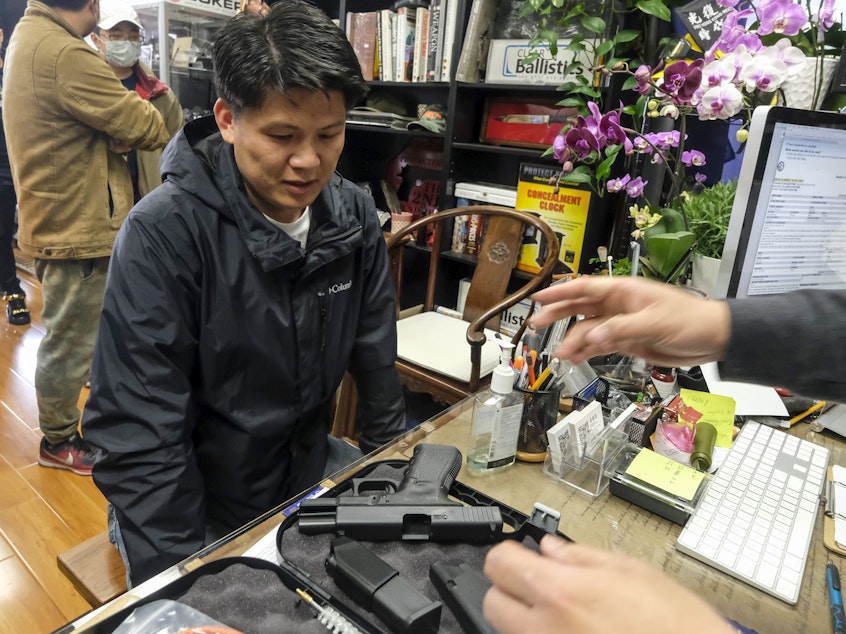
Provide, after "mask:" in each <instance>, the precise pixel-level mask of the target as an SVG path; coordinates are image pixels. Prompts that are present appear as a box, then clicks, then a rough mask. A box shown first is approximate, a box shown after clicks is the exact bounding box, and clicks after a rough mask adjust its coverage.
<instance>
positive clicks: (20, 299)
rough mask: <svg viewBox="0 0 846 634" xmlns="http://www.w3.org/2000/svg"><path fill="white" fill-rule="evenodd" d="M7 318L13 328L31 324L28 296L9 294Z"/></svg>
mask: <svg viewBox="0 0 846 634" xmlns="http://www.w3.org/2000/svg"><path fill="white" fill-rule="evenodd" d="M5 299H6V317H7V318H8V319H9V323H10V324H12V325H13V326H25V325H26V324H28V323H29V321H30V319H29V309H28V308H27V307H26V295H24V294H23V293H7V294H6V295H5Z"/></svg>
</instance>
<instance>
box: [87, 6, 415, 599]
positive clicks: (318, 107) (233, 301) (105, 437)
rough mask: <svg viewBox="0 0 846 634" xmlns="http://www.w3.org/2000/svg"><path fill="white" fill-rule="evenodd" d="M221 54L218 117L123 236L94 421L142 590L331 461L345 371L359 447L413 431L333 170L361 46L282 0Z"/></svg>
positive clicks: (231, 35) (392, 328)
mask: <svg viewBox="0 0 846 634" xmlns="http://www.w3.org/2000/svg"><path fill="white" fill-rule="evenodd" d="M214 64H215V71H216V84H217V90H218V95H219V96H220V99H219V100H218V101H217V103H216V104H215V106H214V118H207V119H200V120H197V121H194V122H191V123H190V124H188V125H187V126H186V127H185V128H184V129H183V131H181V132H180V133H179V134H178V135H177V136H176V137H175V138H174V140H173V141H172V142H171V144H170V145H169V146H168V148H167V149H166V150H165V153H164V155H163V157H162V170H163V174H164V176H165V177H166V181H165V183H164V184H163V185H162V186H161V187H159V188H158V189H156V190H155V191H153V192H152V193H151V194H150V195H148V196H147V197H145V198H144V199H143V200H141V202H140V203H139V204H138V205H137V206H136V207H135V208H134V210H133V211H132V213H131V214H130V216H129V218H128V219H127V221H126V222H125V223H124V226H123V228H122V230H121V232H120V235H119V237H118V239H117V241H116V243H115V248H114V254H113V256H112V262H111V266H110V270H109V279H108V284H107V288H106V296H105V302H104V306H103V313H102V317H101V321H100V331H99V334H98V340H97V349H96V353H95V358H94V363H93V366H92V385H91V397H90V399H89V401H88V404H87V406H86V409H85V416H84V420H83V433H84V434H85V438H86V439H87V440H88V441H89V442H91V443H93V444H94V445H96V446H99V447H101V448H102V449H103V458H102V460H101V461H100V462H98V463H97V465H96V466H95V469H94V481H95V482H96V484H97V486H98V487H99V488H100V490H101V491H102V492H103V494H104V495H105V496H106V498H107V499H108V501H109V503H110V511H112V519H111V521H110V527H111V528H112V529H117V530H113V533H115V534H114V538H115V541H116V543H117V544H118V546H119V548H121V547H122V548H124V550H125V557H124V559H125V560H126V561H127V564H128V578H129V581H130V582H131V583H132V584H137V583H139V582H141V581H143V580H145V579H147V578H148V577H150V576H151V575H153V574H155V573H157V572H159V571H160V570H162V569H164V568H166V567H167V566H169V565H172V564H173V563H175V562H178V561H180V560H181V559H183V558H185V557H186V556H188V555H190V554H192V553H193V552H195V551H197V550H198V549H199V548H201V547H202V546H204V545H205V544H207V543H208V542H209V540H211V539H214V538H216V537H219V536H220V535H222V534H225V532H228V531H230V530H232V529H234V528H236V527H238V526H240V525H241V524H243V523H245V522H247V521H249V520H251V519H253V518H254V517H256V516H257V515H259V514H261V513H263V512H264V511H266V510H268V509H270V508H272V507H274V506H275V505H278V504H280V503H282V502H284V501H285V500H286V499H288V498H289V497H290V496H292V495H294V494H296V493H298V492H300V491H302V490H304V489H305V488H307V487H309V486H310V485H312V484H314V483H315V482H317V481H319V480H320V478H321V476H322V475H324V473H325V472H326V470H327V469H331V468H332V466H333V465H331V463H329V462H328V460H329V456H330V452H331V451H332V449H330V445H332V446H333V447H334V445H333V443H332V442H330V439H329V438H328V437H327V433H328V431H329V427H330V422H331V421H330V419H331V412H332V398H333V394H334V392H335V390H336V388H337V387H338V385H339V383H340V381H341V378H342V376H343V373H344V371H345V370H347V369H349V370H350V372H351V373H352V374H353V375H354V376H355V379H356V383H357V385H358V389H359V394H360V408H361V410H360V413H361V415H362V421H364V424H363V427H362V434H361V438H360V444H361V447H362V449H364V450H365V451H367V450H371V449H373V448H375V447H376V446H378V445H379V444H381V443H384V442H386V441H388V440H390V439H392V438H393V437H395V436H396V435H398V434H399V433H401V432H402V431H403V430H404V402H403V397H402V389H401V386H400V383H399V377H398V375H397V373H396V370H395V367H394V361H395V359H396V322H395V313H394V296H393V287H392V282H391V276H390V272H389V265H388V257H387V251H386V249H385V245H384V241H383V237H382V233H381V231H380V227H379V223H378V220H377V216H376V210H375V207H374V205H373V201H372V199H371V198H370V197H369V196H367V195H366V194H365V193H364V192H362V191H361V190H360V189H358V188H357V187H355V186H354V185H352V184H351V183H349V182H347V181H345V180H344V179H343V178H341V177H340V176H338V175H337V174H336V173H335V172H334V170H335V167H336V164H337V161H338V158H339V157H340V154H341V151H342V149H343V145H344V130H345V119H346V111H347V110H348V109H349V108H351V107H352V106H354V105H355V104H356V103H357V102H358V101H360V100H361V99H362V98H363V96H364V95H365V94H366V91H367V86H366V84H365V82H364V80H363V79H362V77H361V72H360V70H359V65H358V61H357V59H356V57H355V54H354V53H353V51H352V48H351V47H350V45H349V43H348V42H347V40H346V38H345V36H344V34H343V31H341V30H340V29H338V28H337V27H336V26H335V25H334V24H333V23H332V22H331V21H330V20H329V19H328V17H326V16H325V15H324V14H323V13H322V12H321V11H320V10H318V9H316V8H314V7H313V6H312V5H311V4H308V3H306V2H304V1H303V0H287V1H286V2H283V3H278V4H277V5H275V6H274V8H273V9H272V11H270V12H269V14H268V15H267V16H258V15H240V16H237V17H236V18H234V19H233V20H232V21H231V22H230V23H228V24H227V25H226V27H225V28H224V29H223V30H222V32H221V35H220V37H219V38H218V40H217V42H216V43H215V46H214ZM215 124H216V125H215ZM331 440H332V441H335V440H336V439H331ZM350 457H352V456H347V457H346V459H347V460H348V459H349V458H350ZM115 520H116V521H115Z"/></svg>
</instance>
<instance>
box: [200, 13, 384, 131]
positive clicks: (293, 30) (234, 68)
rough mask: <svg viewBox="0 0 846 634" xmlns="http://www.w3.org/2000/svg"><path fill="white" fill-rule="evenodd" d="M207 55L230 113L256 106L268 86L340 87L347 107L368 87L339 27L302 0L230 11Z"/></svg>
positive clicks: (279, 89) (282, 90)
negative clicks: (258, 11)
mask: <svg viewBox="0 0 846 634" xmlns="http://www.w3.org/2000/svg"><path fill="white" fill-rule="evenodd" d="M212 55H213V58H214V69H215V86H216V88H217V94H218V96H219V97H220V98H221V99H223V101H224V102H226V105H227V106H229V108H230V109H231V110H232V111H233V112H234V113H236V114H237V113H238V112H240V111H241V110H243V109H244V108H258V107H260V106H261V104H262V103H263V102H264V100H265V97H266V96H267V95H268V94H269V93H270V92H271V91H276V92H279V93H280V94H285V93H286V92H287V91H289V90H290V89H291V88H305V89H306V90H314V91H317V90H319V91H321V92H324V93H328V92H330V91H340V92H341V93H342V94H343V95H344V103H345V105H346V107H347V109H350V108H352V107H354V106H356V105H357V104H358V103H360V102H361V100H362V99H363V98H364V97H365V95H366V94H367V92H368V90H369V88H368V86H367V82H365V81H364V78H363V77H362V76H361V67H360V66H359V63H358V58H356V56H355V53H354V52H353V49H352V46H351V45H350V43H349V41H348V40H347V38H346V36H345V35H344V32H343V31H342V30H341V29H339V28H338V27H337V26H336V25H335V24H334V23H333V22H332V20H330V19H329V17H328V16H327V15H326V14H325V13H324V12H323V11H321V10H320V9H318V8H317V7H316V6H314V5H313V4H311V3H309V2H306V1H305V0H285V1H284V2H278V3H276V4H274V5H273V7H272V8H271V9H270V12H269V13H268V15H267V16H258V15H248V14H243V13H242V14H239V15H237V16H235V17H234V18H232V19H231V20H230V21H229V22H227V24H226V26H224V28H223V29H222V30H221V33H220V35H219V36H218V38H217V40H216V41H215V43H214V49H213V53H212Z"/></svg>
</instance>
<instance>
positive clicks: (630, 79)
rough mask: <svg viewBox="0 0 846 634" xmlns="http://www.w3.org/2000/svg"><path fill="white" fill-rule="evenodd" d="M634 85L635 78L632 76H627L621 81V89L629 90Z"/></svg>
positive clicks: (635, 83) (635, 84)
mask: <svg viewBox="0 0 846 634" xmlns="http://www.w3.org/2000/svg"><path fill="white" fill-rule="evenodd" d="M635 86H637V79H635V78H634V77H628V78H626V81H624V82H623V88H622V90H631V89H632V88H634V87H635Z"/></svg>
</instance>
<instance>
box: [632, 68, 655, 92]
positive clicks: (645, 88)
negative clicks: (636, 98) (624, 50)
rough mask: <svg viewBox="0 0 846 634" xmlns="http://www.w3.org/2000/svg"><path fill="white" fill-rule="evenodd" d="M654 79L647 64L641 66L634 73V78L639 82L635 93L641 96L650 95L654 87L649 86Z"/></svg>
mask: <svg viewBox="0 0 846 634" xmlns="http://www.w3.org/2000/svg"><path fill="white" fill-rule="evenodd" d="M651 77H652V69H651V68H649V66H647V65H646V64H641V65H640V66H638V67H637V70H636V71H635V73H634V78H635V80H636V81H637V86H635V88H634V91H635V92H637V93H638V94H641V95H648V94H649V93H650V92H651V90H652V86H650V85H649V79H650V78H651Z"/></svg>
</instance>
